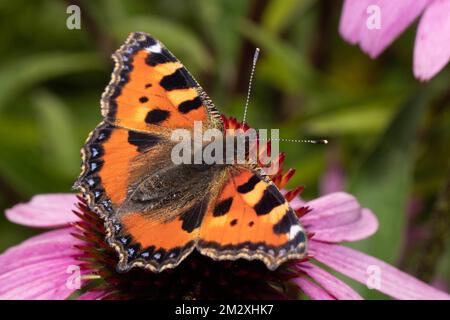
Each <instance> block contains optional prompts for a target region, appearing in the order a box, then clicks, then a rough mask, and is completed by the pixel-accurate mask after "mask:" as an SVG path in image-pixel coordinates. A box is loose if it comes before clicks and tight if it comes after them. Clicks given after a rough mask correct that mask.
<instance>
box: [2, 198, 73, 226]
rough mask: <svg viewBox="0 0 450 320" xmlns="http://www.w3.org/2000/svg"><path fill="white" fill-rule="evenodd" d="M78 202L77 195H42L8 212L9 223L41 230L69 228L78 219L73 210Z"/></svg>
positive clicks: (6, 213)
mask: <svg viewBox="0 0 450 320" xmlns="http://www.w3.org/2000/svg"><path fill="white" fill-rule="evenodd" d="M77 202H78V200H77V197H76V195H75V194H62V193H61V194H42V195H37V196H34V197H33V198H31V201H30V202H27V203H20V204H17V205H15V206H14V207H12V208H11V209H8V210H6V212H5V215H6V217H7V218H8V220H9V221H11V222H14V223H17V224H21V225H25V226H29V227H40V228H47V227H49V228H54V227H60V226H67V225H68V224H69V223H71V222H74V221H77V220H78V218H77V216H76V215H74V214H73V212H72V210H74V209H76V208H75V204H76V203H77Z"/></svg>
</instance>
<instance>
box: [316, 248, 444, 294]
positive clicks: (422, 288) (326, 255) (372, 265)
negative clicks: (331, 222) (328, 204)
mask: <svg viewBox="0 0 450 320" xmlns="http://www.w3.org/2000/svg"><path fill="white" fill-rule="evenodd" d="M309 252H310V254H311V255H312V256H313V257H314V259H316V260H318V261H320V262H321V263H323V264H326V265H328V266H330V267H331V268H333V269H334V270H336V271H338V272H340V273H342V274H344V275H346V276H348V277H350V278H352V279H355V280H356V281H359V282H361V283H363V284H367V283H372V282H373V281H374V282H373V283H374V284H376V283H377V282H378V283H379V288H377V290H379V291H381V292H383V293H385V294H387V295H389V296H391V297H394V298H397V299H410V300H438V299H439V300H441V299H442V300H444V299H445V300H448V299H450V295H448V294H447V293H444V292H442V291H439V290H437V289H435V288H433V287H431V286H430V285H427V284H426V283H424V282H422V281H420V280H418V279H416V278H414V277H412V276H410V275H408V274H406V273H404V272H402V271H400V270H398V269H396V268H394V267H392V266H390V265H389V264H387V263H385V262H383V261H381V260H378V259H376V258H374V257H371V256H368V255H366V254H364V253H361V252H359V251H356V250H354V249H351V248H347V247H344V246H339V245H335V244H327V243H321V242H317V241H310V243H309ZM371 281H372V282H371Z"/></svg>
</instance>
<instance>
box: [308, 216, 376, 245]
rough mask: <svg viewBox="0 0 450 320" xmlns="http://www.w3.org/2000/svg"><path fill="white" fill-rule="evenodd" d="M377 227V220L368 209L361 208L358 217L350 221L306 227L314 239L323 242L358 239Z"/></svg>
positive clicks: (365, 236) (369, 234) (371, 233)
mask: <svg viewBox="0 0 450 320" xmlns="http://www.w3.org/2000/svg"><path fill="white" fill-rule="evenodd" d="M377 229H378V220H377V218H376V217H375V215H374V214H373V213H372V212H371V211H370V210H368V209H361V211H360V214H359V215H358V218H357V219H356V220H354V221H352V222H349V223H346V224H342V225H336V226H330V227H328V228H327V227H321V228H315V227H314V226H312V227H309V228H308V232H312V233H314V237H313V239H314V240H319V241H324V242H335V243H339V242H343V241H358V240H362V239H365V238H367V237H369V236H371V235H373V234H374V233H375V232H376V231H377Z"/></svg>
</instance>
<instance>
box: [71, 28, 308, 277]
mask: <svg viewBox="0 0 450 320" xmlns="http://www.w3.org/2000/svg"><path fill="white" fill-rule="evenodd" d="M114 59H115V62H116V66H115V69H114V72H113V75H112V80H111V82H110V84H109V85H108V87H107V88H106V90H105V92H104V94H103V96H102V115H103V117H104V120H103V121H102V122H101V123H100V124H99V125H98V126H97V128H96V129H95V130H94V131H93V132H92V133H91V134H90V136H89V137H88V139H87V141H86V144H85V146H84V147H83V149H82V157H83V166H82V172H81V175H80V177H79V178H78V180H77V182H76V184H75V186H76V187H78V188H79V189H81V191H82V192H83V195H84V197H85V199H86V200H87V202H88V205H89V207H90V208H91V209H92V210H94V211H95V212H97V213H98V214H99V215H100V216H101V217H102V218H103V219H104V221H105V226H106V231H107V234H106V240H107V242H108V243H109V244H110V245H111V246H112V247H114V248H115V249H116V251H117V253H118V255H119V262H118V270H120V271H127V270H129V269H130V268H132V267H135V266H137V267H143V268H147V269H150V270H151V271H155V272H160V271H162V270H164V269H167V268H174V267H175V266H177V265H178V264H179V263H180V262H181V261H182V260H183V259H184V258H185V257H186V256H187V255H188V254H189V253H190V252H192V250H194V249H195V248H197V249H198V250H199V251H200V252H201V253H203V254H205V255H208V256H210V257H212V258H213V259H217V260H223V259H230V260H234V259H238V258H245V259H249V260H252V259H260V260H262V261H263V262H264V263H266V264H267V266H268V267H269V268H271V269H274V268H276V267H277V266H278V265H280V264H281V263H282V262H284V261H286V260H287V259H291V258H300V257H303V256H304V253H305V246H306V239H305V233H304V231H303V229H302V227H301V226H300V224H299V222H298V219H297V217H296V216H295V214H294V212H293V210H292V209H291V208H290V207H289V205H288V203H287V202H286V200H285V199H284V197H283V196H282V195H281V193H280V192H279V190H278V189H277V188H276V187H275V186H274V185H273V184H272V183H271V182H270V181H269V180H268V179H266V178H262V177H261V176H259V175H258V174H257V173H256V172H255V171H254V170H253V169H246V168H243V167H242V166H235V165H206V164H200V165H194V166H189V165H176V164H174V163H173V162H172V159H171V150H172V147H173V146H174V144H175V143H174V142H173V141H171V139H170V137H171V132H172V130H174V129H178V128H183V129H188V130H191V129H192V128H193V126H194V122H195V121H202V122H203V127H204V128H218V129H223V123H222V120H221V118H220V117H219V115H218V112H217V110H216V109H215V107H214V106H213V104H212V102H211V101H210V99H209V98H208V96H207V95H206V93H205V92H204V91H203V89H202V88H201V87H200V86H199V85H198V84H197V82H196V81H195V80H194V79H193V78H192V76H191V75H190V74H189V72H188V71H187V70H186V69H185V68H184V67H183V66H182V65H181V63H180V62H179V61H178V60H177V59H176V58H175V57H174V56H173V55H172V54H171V53H170V52H169V51H168V50H167V49H166V48H165V47H164V45H162V44H161V43H160V42H159V41H157V40H155V39H153V38H152V37H150V36H148V35H146V34H144V33H133V34H131V35H130V36H129V37H128V39H127V41H126V43H125V44H124V45H123V46H122V47H121V48H120V49H119V50H118V51H117V52H116V53H115V54H114Z"/></svg>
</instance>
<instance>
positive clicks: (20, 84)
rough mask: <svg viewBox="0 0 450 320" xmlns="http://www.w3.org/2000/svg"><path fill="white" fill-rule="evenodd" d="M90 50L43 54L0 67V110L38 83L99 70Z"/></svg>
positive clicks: (98, 64)
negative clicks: (16, 96) (86, 51)
mask: <svg viewBox="0 0 450 320" xmlns="http://www.w3.org/2000/svg"><path fill="white" fill-rule="evenodd" d="M101 69H102V63H101V62H100V61H99V59H98V57H97V55H95V54H92V53H43V54H37V55H32V56H28V57H25V58H22V59H18V60H15V61H14V62H9V63H6V64H4V65H2V66H1V67H0V110H1V109H2V108H5V107H6V104H7V103H8V102H10V100H11V99H12V98H14V96H15V95H18V94H20V93H21V92H24V91H25V90H26V89H28V88H30V87H32V86H33V85H36V84H37V83H40V82H43V81H46V80H49V79H53V78H57V77H61V76H66V75H68V74H72V73H79V72H84V71H87V70H101Z"/></svg>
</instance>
